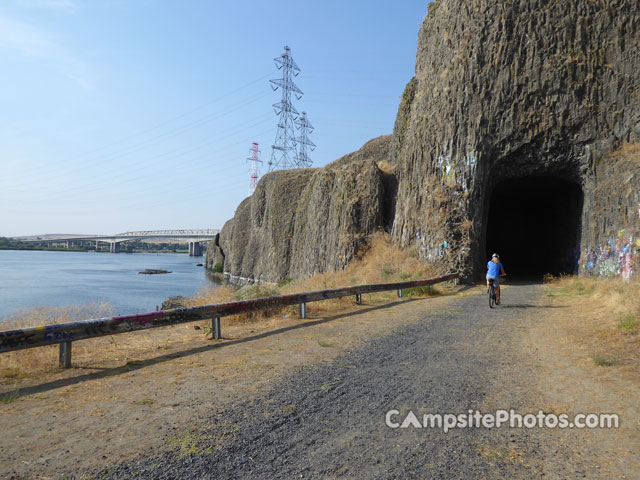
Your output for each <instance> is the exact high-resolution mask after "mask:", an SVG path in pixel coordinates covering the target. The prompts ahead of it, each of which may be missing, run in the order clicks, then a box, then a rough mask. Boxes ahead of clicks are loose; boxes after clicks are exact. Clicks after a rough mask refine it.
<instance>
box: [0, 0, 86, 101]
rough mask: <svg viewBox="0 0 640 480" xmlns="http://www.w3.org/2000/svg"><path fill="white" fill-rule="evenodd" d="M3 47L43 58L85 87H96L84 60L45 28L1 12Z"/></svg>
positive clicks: (0, 29) (0, 45)
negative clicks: (89, 76)
mask: <svg viewBox="0 0 640 480" xmlns="http://www.w3.org/2000/svg"><path fill="white" fill-rule="evenodd" d="M52 1H53V0H52ZM60 1H62V0H60ZM0 49H7V50H13V51H15V52H17V53H19V54H21V55H23V56H25V57H31V58H37V59H40V60H43V61H45V62H47V63H49V64H52V65H54V66H55V68H56V69H57V70H58V71H60V73H61V74H63V75H64V76H65V77H67V78H68V79H70V80H72V81H73V82H75V83H77V84H78V85H80V86H81V87H82V88H84V89H87V90H92V89H93V85H92V83H91V82H90V81H89V78H88V75H87V68H86V66H85V64H84V63H83V62H82V61H80V60H79V59H78V58H76V56H75V55H74V54H73V53H72V52H71V51H70V50H68V49H67V48H65V47H64V46H63V45H62V44H61V43H60V42H59V41H58V39H57V38H56V37H55V36H54V35H52V34H50V33H49V32H47V31H45V30H43V29H40V28H37V27H34V26H33V25H29V24H27V23H24V22H21V21H19V20H15V19H13V18H9V17H6V16H1V15H0Z"/></svg>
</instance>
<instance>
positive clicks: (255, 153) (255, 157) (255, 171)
mask: <svg viewBox="0 0 640 480" xmlns="http://www.w3.org/2000/svg"><path fill="white" fill-rule="evenodd" d="M249 151H250V152H251V156H250V157H249V158H247V160H248V161H249V162H251V183H250V184H249V195H251V194H252V193H253V192H254V190H255V189H256V185H258V176H259V175H260V167H259V165H258V163H262V160H260V157H259V155H260V150H258V144H257V143H256V142H253V143H252V144H251V148H250V149H249Z"/></svg>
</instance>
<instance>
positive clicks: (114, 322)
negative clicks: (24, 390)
mask: <svg viewBox="0 0 640 480" xmlns="http://www.w3.org/2000/svg"><path fill="white" fill-rule="evenodd" d="M458 278H459V274H457V273H455V274H451V275H444V276H441V277H436V278H430V279H427V280H415V281H411V282H398V283H381V284H373V285H358V286H355V287H344V288H335V289H331V290H318V291H315V292H305V293H294V294H291V295H279V296H275V297H265V298H256V299H253V300H242V301H239V302H231V303H219V304H215V305H205V306H202V307H192V308H176V309H172V310H164V311H158V312H151V313H142V314H139V315H125V316H121V317H108V318H98V319H92V320H83V321H78V322H69V323H59V324H54V325H44V326H42V327H31V328H22V329H16V330H6V331H0V353H4V352H10V351H14V350H22V349H26V348H35V347H43V346H45V345H53V344H60V366H62V367H65V368H70V367H71V343H72V342H74V341H77V340H83V339H87V338H95V337H101V336H105V335H116V334H118V333H127V332H133V331H136V330H146V329H148V328H157V327H165V326H167V325H176V324H180V323H187V322H194V321H198V320H208V319H211V330H212V333H213V338H216V339H219V338H222V332H221V329H220V317H226V316H229V315H235V314H238V313H246V312H254V311H257V310H263V309H267V308H273V307H281V306H287V305H296V304H298V305H300V318H305V317H306V312H307V309H306V304H307V303H310V302H318V301H320V300H329V299H331V298H340V297H347V296H350V295H355V297H356V303H357V304H361V303H362V294H364V293H374V292H383V291H389V290H397V292H398V296H399V297H402V290H403V289H407V288H414V287H423V286H430V285H434V284H436V283H441V282H447V281H450V280H457V279H458Z"/></svg>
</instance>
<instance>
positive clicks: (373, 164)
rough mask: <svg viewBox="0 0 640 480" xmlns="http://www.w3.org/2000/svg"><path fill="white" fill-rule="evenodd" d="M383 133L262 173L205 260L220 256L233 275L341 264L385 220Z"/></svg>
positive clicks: (297, 274)
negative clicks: (309, 161)
mask: <svg viewBox="0 0 640 480" xmlns="http://www.w3.org/2000/svg"><path fill="white" fill-rule="evenodd" d="M389 140H390V136H384V137H379V138H376V139H374V140H371V141H370V142H368V143H367V144H365V145H364V146H363V147H362V149H360V150H358V151H357V152H354V153H351V154H349V155H345V156H344V157H342V158H340V159H339V160H336V161H335V162H333V163H330V164H329V165H327V166H326V167H324V168H312V169H299V170H285V171H275V172H271V173H268V174H267V175H265V176H264V177H262V179H261V180H260V182H259V183H258V186H257V188H256V190H255V192H254V193H253V195H251V196H250V197H249V198H246V199H245V200H244V201H243V202H242V203H241V204H240V205H239V206H238V208H237V210H236V213H235V215H234V217H233V218H232V219H231V220H229V221H228V222H227V223H226V224H225V225H224V227H223V228H222V231H221V232H220V234H219V236H218V237H217V238H216V240H215V241H213V242H211V244H210V247H209V248H208V250H207V257H206V262H205V264H206V266H207V267H208V268H213V267H214V266H215V265H216V264H222V265H223V270H224V273H225V275H226V276H228V277H229V278H230V279H231V280H232V281H233V282H236V283H246V282H249V283H252V282H280V281H282V280H285V279H288V278H305V277H310V276H312V275H314V274H316V273H321V272H327V271H332V270H335V269H340V268H344V267H345V266H346V265H347V264H348V263H349V262H350V261H351V259H353V258H354V256H355V255H357V253H358V251H359V250H360V249H361V248H362V246H363V245H365V244H366V242H367V239H368V237H369V236H370V235H371V234H373V233H375V232H376V231H377V230H379V229H381V228H384V226H385V223H386V224H387V225H388V224H390V220H389V219H388V218H385V215H387V216H388V215H389V214H390V210H389V208H387V209H386V210H385V204H384V198H385V185H387V186H388V187H387V188H392V187H389V186H392V185H393V180H392V179H390V178H389V177H390V176H392V174H389V173H385V172H383V171H381V170H380V168H379V167H378V162H380V161H382V160H386V159H387V157H388V151H389Z"/></svg>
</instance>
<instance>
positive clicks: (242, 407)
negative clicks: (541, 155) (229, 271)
mask: <svg viewBox="0 0 640 480" xmlns="http://www.w3.org/2000/svg"><path fill="white" fill-rule="evenodd" d="M540 289H541V287H540V286H536V285H528V286H518V287H513V288H511V289H509V290H508V294H507V292H505V298H504V301H505V304H504V305H503V306H501V307H498V308H496V309H493V310H490V309H489V307H488V305H487V301H486V298H485V297H486V295H480V294H479V293H478V289H475V290H474V291H473V292H472V293H471V294H469V295H466V296H461V297H460V298H457V299H453V300H452V302H451V304H450V307H448V308H447V309H446V310H440V311H429V309H428V306H427V308H425V311H424V317H423V320H422V321H421V322H419V323H416V324H412V325H409V326H406V327H401V328H393V318H392V317H391V315H390V318H389V321H390V328H389V334H388V335H387V336H384V337H380V338H377V339H375V340H373V341H371V342H370V343H369V344H368V345H367V346H366V347H364V348H362V349H359V350H358V351H351V352H347V353H346V354H344V355H342V356H341V357H339V358H338V359H337V360H336V361H334V362H332V363H330V364H326V365H321V366H319V367H313V368H312V367H309V368H303V369H301V371H299V372H296V373H294V374H292V375H291V376H289V377H287V378H285V379H283V380H282V381H281V382H279V383H278V384H277V386H276V387H275V388H274V389H272V390H269V391H266V392H264V394H263V395H262V396H261V397H260V398H259V399H258V400H254V401H243V400H242V399H238V402H237V404H236V405H233V406H230V407H229V408H224V406H221V405H216V403H215V400H214V399H212V406H211V407H212V416H211V418H210V419H208V421H207V423H206V425H202V426H201V427H200V428H198V429H197V430H193V431H192V432H190V433H189V434H188V435H187V436H186V437H185V438H184V439H181V440H179V441H177V442H175V445H176V448H175V449H174V452H172V453H166V452H165V453H160V452H158V453H153V452H152V453H150V455H149V456H148V457H147V458H142V459H139V460H138V461H135V462H129V463H126V464H122V465H116V466H113V467H112V468H110V469H108V470H104V471H102V472H100V473H99V475H98V476H99V477H100V478H114V479H120V478H153V479H176V478H190V479H199V478H217V479H218V478H256V479H258V478H259V479H270V478H274V479H275V478H380V479H390V478H533V477H538V476H541V475H542V473H541V472H542V465H541V462H540V461H539V459H538V458H539V456H540V455H542V447H541V444H542V443H543V442H542V441H541V439H540V433H539V432H535V431H527V430H509V429H505V428H503V429H499V430H496V429H481V428H480V429H464V430H462V429H459V430H453V431H450V432H449V433H443V432H442V431H441V430H438V429H415V428H408V429H391V428H389V427H387V426H386V425H385V414H386V412H387V411H389V410H391V409H396V410H399V411H401V412H403V413H404V412H407V411H408V410H413V411H414V412H415V413H416V415H417V416H418V417H419V418H421V417H422V414H424V413H455V414H458V413H465V412H467V410H469V409H479V410H483V411H486V410H484V409H483V408H486V405H483V402H485V400H486V399H487V396H488V394H489V393H491V395H492V404H493V402H494V401H495V398H496V397H495V391H496V389H497V390H498V391H504V392H506V395H505V397H504V398H505V399H508V402H509V404H506V405H502V407H503V408H510V407H517V406H518V404H524V403H525V402H526V398H524V397H526V388H522V386H523V385H524V386H526V382H527V380H526V379H527V374H528V373H527V372H521V373H520V374H519V376H518V377H517V378H514V377H513V368H510V367H509V366H510V365H512V364H513V362H514V361H515V360H514V359H515V358H516V357H517V355H518V352H516V351H515V349H517V345H518V342H517V341H515V336H516V335H517V332H518V328H519V327H522V326H524V324H525V323H527V322H531V319H532V318H534V317H535V315H539V314H540V312H541V311H543V310H540V309H539V308H537V307H535V306H534V301H535V299H536V298H538V297H539V296H540ZM503 372H504V374H503ZM529 373H531V372H529ZM490 391H491V392H490ZM398 418H399V419H400V420H402V418H404V415H400V416H399V417H398ZM547 448H548V446H547Z"/></svg>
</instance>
